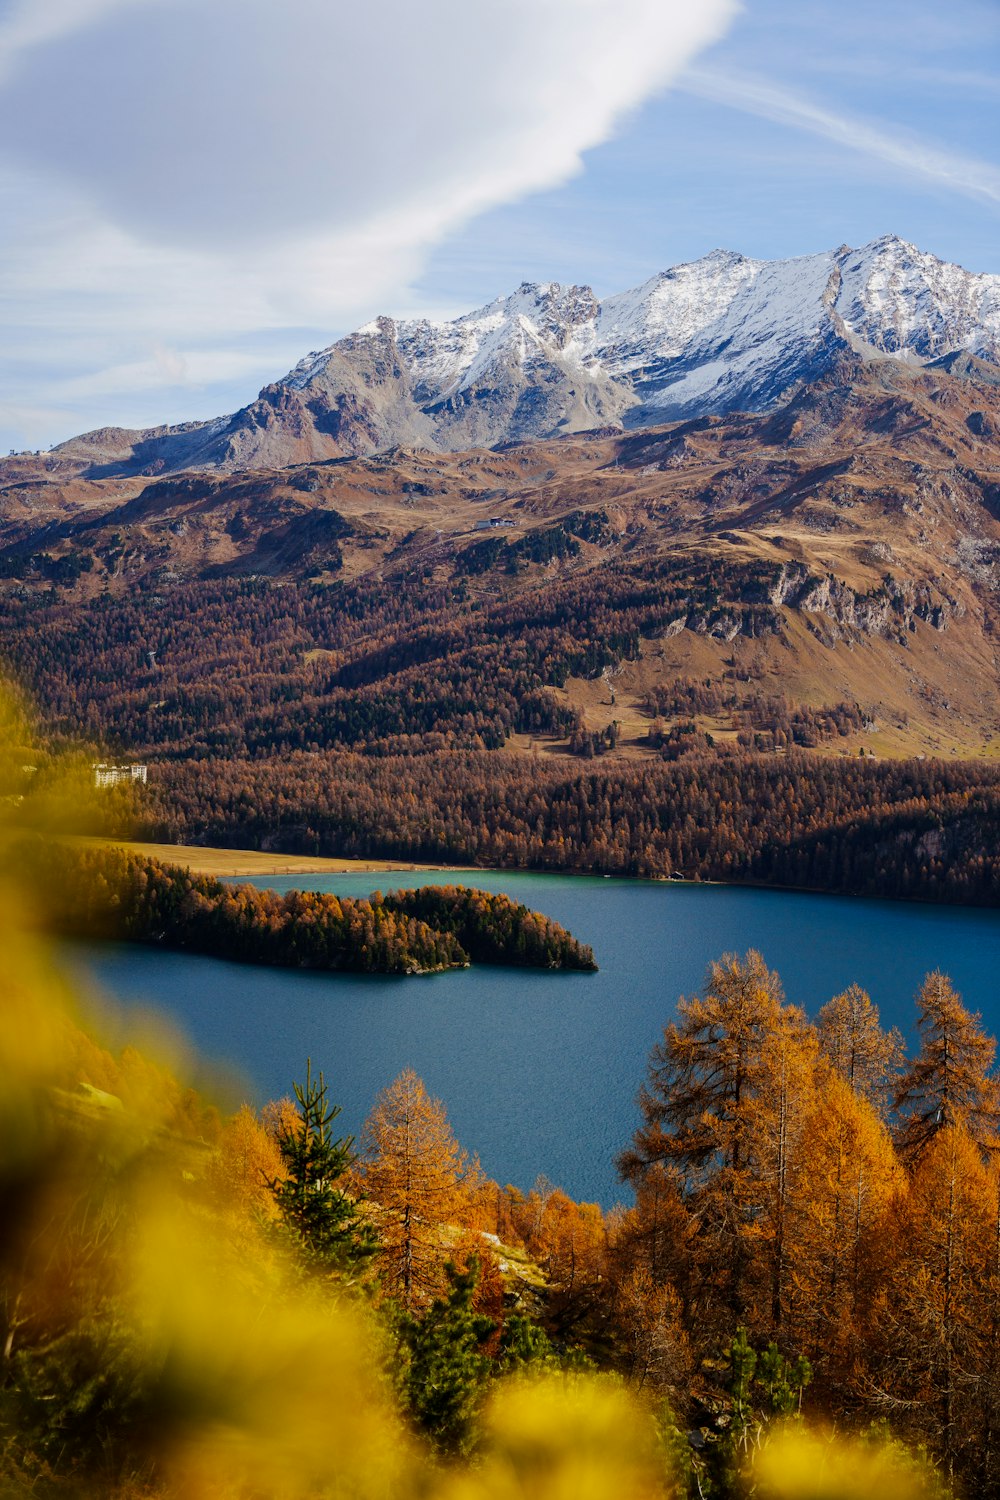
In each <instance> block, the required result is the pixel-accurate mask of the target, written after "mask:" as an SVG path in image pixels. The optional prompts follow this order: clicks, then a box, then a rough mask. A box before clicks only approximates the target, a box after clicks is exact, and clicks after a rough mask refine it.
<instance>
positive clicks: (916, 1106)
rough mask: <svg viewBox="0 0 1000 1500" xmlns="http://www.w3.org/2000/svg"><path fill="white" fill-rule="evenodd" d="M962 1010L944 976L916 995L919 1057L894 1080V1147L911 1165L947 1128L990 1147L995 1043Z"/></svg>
mask: <svg viewBox="0 0 1000 1500" xmlns="http://www.w3.org/2000/svg"><path fill="white" fill-rule="evenodd" d="M979 1022H980V1018H979V1016H978V1015H975V1014H973V1013H972V1012H971V1011H969V1010H966V1008H965V1006H964V1005H963V1004H962V997H961V995H959V994H958V993H957V991H956V990H955V989H954V988H953V987H952V983H951V980H950V979H949V978H948V976H947V974H942V973H941V972H940V970H935V971H934V973H933V974H928V975H927V978H926V979H925V980H924V982H923V984H922V985H921V987H920V990H919V992H918V994H917V1027H918V1030H919V1032H920V1052H919V1054H918V1055H917V1057H916V1058H914V1060H913V1062H912V1063H911V1064H910V1066H909V1068H907V1070H906V1072H905V1073H904V1074H903V1075H902V1077H901V1078H900V1080H899V1084H898V1086H897V1089H896V1096H895V1100H894V1108H895V1111H896V1115H897V1118H898V1121H899V1128H898V1135H897V1139H898V1144H899V1148H900V1151H901V1152H902V1153H903V1155H904V1157H905V1158H906V1159H907V1160H909V1161H910V1162H911V1163H912V1162H913V1161H914V1160H915V1159H916V1158H918V1157H919V1156H920V1155H921V1154H922V1152H923V1151H924V1150H925V1149H926V1148H927V1146H928V1144H929V1143H930V1142H931V1141H932V1140H933V1139H934V1136H935V1135H936V1134H937V1133H938V1132H939V1131H940V1130H943V1129H945V1128H946V1127H947V1126H949V1125H958V1126H961V1127H962V1129H964V1130H966V1131H968V1133H969V1134H970V1135H971V1136H972V1138H973V1139H974V1140H976V1141H978V1142H979V1144H980V1145H982V1146H996V1145H997V1134H998V1129H1000V1084H998V1082H997V1079H996V1078H995V1077H994V1075H993V1073H992V1071H991V1070H992V1067H993V1058H994V1056H995V1054H996V1042H995V1041H994V1040H993V1038H992V1037H990V1036H987V1034H986V1032H985V1031H984V1030H983V1028H982V1026H981V1025H980V1024H979Z"/></svg>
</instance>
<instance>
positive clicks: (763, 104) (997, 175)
mask: <svg viewBox="0 0 1000 1500" xmlns="http://www.w3.org/2000/svg"><path fill="white" fill-rule="evenodd" d="M678 87H679V88H681V89H683V90H684V91H685V92H686V93H689V94H694V95H696V96H697V97H698V98H700V99H707V100H710V101H711V102H712V103H713V104H724V105H729V106H730V107H731V108H733V109H739V110H743V111H745V112H746V113H747V114H752V115H757V116H758V117H759V118H761V119H765V120H771V121H773V122H774V123H775V124H778V125H788V126H791V127H792V128H793V129H797V130H805V131H808V132H809V133H810V134H811V135H816V136H820V137H822V138H823V139H824V140H828V141H833V142H834V143H835V144H837V145H839V146H845V147H847V148H848V149H849V150H851V151H857V152H859V153H860V154H861V155H863V156H867V157H870V158H872V159H874V160H876V161H881V162H884V163H885V164H886V165H887V166H891V167H894V168H896V169H898V170H899V171H903V172H906V173H909V174H910V175H912V176H916V177H922V178H924V179H925V180H926V181H930V182H934V183H936V184H937V185H938V186H939V187H943V188H946V189H948V190H950V191H951V192H953V193H960V194H962V195H963V196H964V197H967V198H974V199H976V200H977V201H978V202H986V203H992V204H1000V166H997V165H996V164H995V163H993V162H989V161H982V160H979V159H977V158H975V157H970V156H965V155H962V154H961V153H959V152H955V151H949V150H947V149H946V148H944V147H941V146H938V145H935V144H934V143H933V142H930V141H926V140H923V139H921V138H920V137H919V136H917V135H914V134H913V133H912V132H910V131H904V130H901V129H899V128H897V127H893V126H890V125H885V124H882V123H881V122H875V121H871V120H865V119H861V118H858V117H857V116H853V115H848V114H843V113H836V112H834V111H833V110H831V109H827V108H824V107H823V106H822V105H819V104H815V103H813V101H812V100H811V99H805V98H803V97H801V96H800V95H798V94H796V93H794V92H792V91H791V90H790V89H786V88H783V87H782V86H781V85H780V84H776V83H772V82H771V81H770V80H768V79H764V78H759V77H750V76H748V75H746V74H739V73H731V72H723V71H720V70H715V69H708V68H690V69H688V71H687V72H686V73H685V74H684V76H683V78H682V79H681V80H680V82H679V84H678Z"/></svg>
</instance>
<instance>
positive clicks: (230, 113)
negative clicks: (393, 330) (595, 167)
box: [0, 0, 739, 439]
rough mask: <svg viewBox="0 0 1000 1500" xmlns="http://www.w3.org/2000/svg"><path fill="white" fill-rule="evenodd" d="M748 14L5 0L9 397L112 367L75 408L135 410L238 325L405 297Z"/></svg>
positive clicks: (113, 412) (443, 4)
mask: <svg viewBox="0 0 1000 1500" xmlns="http://www.w3.org/2000/svg"><path fill="white" fill-rule="evenodd" d="M738 9H739V4H738V0H699V4H698V6H697V7H692V6H691V5H690V3H689V0H493V3H492V4H491V5H488V6H476V5H469V4H468V0H422V3H421V4H420V5H419V6H415V5H413V4H412V0H368V3H367V4H366V5H362V6H354V5H345V4H337V3H331V0H283V4H282V6H281V8H280V10H281V14H280V24H276V22H275V15H276V12H275V8H274V4H273V0H0V199H2V201H3V203H4V214H3V216H2V219H3V222H2V223H0V345H2V347H4V348H5V349H7V350H8V351H9V350H10V349H11V348H12V347H14V346H17V345H19V344H21V345H23V344H25V343H27V344H29V345H30V346H31V347H32V348H33V349H34V351H35V361H34V370H33V371H32V370H31V369H30V368H29V367H28V366H26V365H24V364H22V365H21V367H20V368H19V370H18V371H17V375H16V379H13V378H12V377H11V376H9V375H6V374H5V373H4V372H2V371H0V405H2V404H3V403H4V398H5V396H8V395H9V396H11V397H13V398H14V400H13V401H12V402H11V404H12V405H13V404H16V405H19V406H21V407H31V408H36V407H42V406H44V402H43V401H42V400H37V401H36V399H35V397H36V396H39V397H40V396H41V393H42V390H43V388H44V389H52V390H55V389H57V380H59V381H62V382H63V383H65V381H66V380H67V378H70V379H72V380H74V381H75V382H78V383H76V384H75V385H74V386H73V388H72V391H70V392H68V393H67V391H66V387H65V384H63V386H62V393H63V394H81V393H82V392H83V391H84V389H89V390H91V391H92V392H95V393H96V392H98V391H100V390H108V391H109V392H110V391H111V390H112V388H113V387H115V386H116V384H117V395H116V399H115V400H114V401H111V400H109V401H107V402H106V403H105V404H104V405H103V407H102V408H101V409H97V407H96V401H95V402H94V403H93V404H91V406H90V407H89V409H87V410H86V411H85V410H84V405H83V402H82V400H81V405H80V418H79V420H80V421H82V422H84V423H85V422H87V421H90V422H91V424H94V423H102V424H103V423H104V422H107V421H127V422H129V423H130V424H132V423H136V422H137V421H138V420H141V411H140V400H139V397H140V396H141V392H142V390H143V389H144V388H146V387H148V386H151V385H154V384H155V382H156V380H157V379H158V378H159V377H160V375H162V379H163V383H164V389H165V390H166V389H167V388H168V386H169V385H170V384H171V382H173V383H175V384H176V383H177V382H178V381H181V380H185V379H186V380H187V381H189V382H191V383H196V382H198V381H199V379H200V380H209V379H211V375H210V373H209V372H210V371H211V370H212V369H213V368H221V367H222V364H223V363H224V360H223V358H222V356H223V355H224V353H225V350H226V349H227V348H231V347H232V346H233V344H234V342H235V341H236V340H237V339H239V338H244V339H246V338H249V337H252V336H253V335H255V334H259V333H261V332H262V331H267V332H268V333H269V334H275V333H276V332H278V331H280V330H281V329H282V328H285V329H292V328H295V329H298V330H301V329H302V327H303V326H309V327H311V328H314V329H317V330H320V331H323V332H326V333H328V334H329V335H331V336H332V334H333V333H334V332H335V331H336V329H337V328H338V327H341V328H343V327H344V326H348V327H349V326H352V325H354V324H355V323H356V322H358V321H362V320H363V319H364V318H366V317H369V316H371V314H372V312H373V311H380V310H384V309H386V308H388V309H389V310H393V309H395V308H398V306H399V304H400V302H401V300H405V299H406V296H407V292H406V288H407V286H408V285H409V284H410V283H412V281H413V280H414V279H415V277H416V276H417V275H419V272H420V270H421V268H422V265H423V264H424V262H425V259H426V257H427V255H428V254H429V253H430V251H431V250H433V248H434V247H435V246H437V245H439V244H440V243H441V242H442V241H443V240H444V239H445V237H446V236H447V235H449V234H450V233H453V232H454V231H455V229H456V228H457V227H458V226H460V225H462V224H465V223H467V222H468V221H469V220H470V219H472V218H473V217H474V216H476V215H477V214H480V213H482V212H483V211H484V210H486V209H489V208H491V207H494V206H498V205H502V204H507V203H511V202H514V201H516V200H518V199H521V198H523V197H525V196H526V195H528V194H530V193H533V192H536V191H538V190H540V189H543V188H547V187H552V186H554V185H557V184H560V183H563V182H566V181H567V180H569V179H570V178H572V177H573V176H574V175H576V174H578V173H580V172H581V171H582V169H583V153H585V152H586V151H587V150H589V149H591V148H592V147H594V146H596V145H599V144H600V143H601V142H603V141H605V140H607V139H608V137H609V136H610V135H612V134H613V133H614V132H615V131H616V130H617V129H618V127H619V126H620V124H621V123H622V121H623V120H624V119H625V118H626V116H627V115H628V113H629V112H630V111H632V110H634V109H635V108H636V107H637V106H638V105H640V104H641V103H642V102H643V101H644V100H646V99H648V98H649V97H650V96H651V95H652V94H655V93H656V92H658V91H659V90H661V89H662V88H664V87H665V86H667V85H668V84H670V83H671V82H672V81H673V80H674V79H675V78H676V76H677V75H678V73H679V72H680V71H681V69H682V68H684V67H685V66H686V65H687V64H688V63H689V62H690V61H691V59H692V58H693V57H694V56H695V55H696V54H697V53H698V52H699V51H701V50H702V49H703V48H704V47H706V46H708V45H709V44H711V43H712V42H715V41H717V40H718V39H719V38H720V37H722V36H723V35H724V34H725V32H726V30H727V28H728V26H729V25H730V23H731V21H732V20H733V18H734V17H735V15H736V14H737V11H738ZM157 347H159V348H162V349H168V350H172V351H175V352H176V357H175V356H174V355H171V357H170V358H169V359H167V360H166V361H164V360H163V359H160V360H159V361H157V360H156V359H155V358H152V359H151V357H150V352H149V351H150V350H152V349H155V348H157ZM98 350H99V351H100V352H95V351H98ZM298 353H301V349H299V350H297V352H296V357H297V355H298ZM213 361H214V365H213ZM46 364H48V365H49V370H48V373H47V374H46V372H45V369H44V366H45V365H46ZM8 369H9V358H8ZM268 373H269V374H270V373H273V371H271V370H269V371H268ZM5 386H6V389H5ZM28 386H30V390H29V389H27V387H28ZM137 393H138V394H137ZM193 414H194V413H190V412H185V413H184V415H193ZM206 414H207V413H206ZM158 415H159V416H160V417H161V418H162V417H164V416H166V415H168V413H158ZM54 421H55V418H53V422H54ZM51 435H52V434H51V428H50V429H49V430H48V431H46V432H45V434H44V436H45V437H46V439H48V438H50V436H51Z"/></svg>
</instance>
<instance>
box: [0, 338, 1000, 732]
mask: <svg viewBox="0 0 1000 1500" xmlns="http://www.w3.org/2000/svg"><path fill="white" fill-rule="evenodd" d="M962 370H963V373H962V374H961V376H958V375H954V374H950V373H949V372H948V370H947V369H945V368H942V367H941V362H940V361H936V362H932V364H931V365H929V366H927V367H925V368H919V367H912V366H909V365H907V364H905V363H900V362H898V361H895V360H880V361H871V360H866V359H864V358H862V357H861V356H859V355H857V354H855V353H849V354H842V355H841V356H840V357H839V359H838V360H837V361H836V362H835V364H834V365H833V366H832V367H831V369H830V370H829V372H828V373H827V374H826V375H824V376H823V377H822V378H821V379H818V380H815V381H813V382H811V383H809V384H806V385H804V386H802V387H801V388H800V389H799V390H797V391H796V392H795V394H794V395H793V396H791V397H790V398H788V399H786V400H784V401H782V402H781V403H780V404H779V405H777V406H776V407H774V408H773V409H772V410H771V411H769V412H767V413H764V414H760V415H746V414H742V415H728V416H711V417H700V418H694V419H690V420H687V421H682V422H675V423H670V424H665V425H661V426H658V427H654V428H646V429H642V430H637V431H620V430H609V429H605V430H603V431H598V432H591V433H585V434H580V435H567V436H565V437H562V438H557V439H549V440H545V441H541V440H531V441H525V442H522V443H516V444H509V445H506V446H504V447H503V448H501V449H499V450H489V449H486V448H476V449H471V450H469V451H466V452H461V453H440V452H438V453H435V452H431V451H427V450H425V449H418V448H412V447H411V448H405V449H395V450H393V451H392V452H388V453H382V454H375V455H369V456H363V457H355V458H339V459H332V460H327V461H323V462H318V461H313V462H308V463H303V464H296V465H290V466H284V467H280V468H279V467H268V466H260V467H258V468H256V469H253V470H247V471H243V472H239V473H235V474H234V473H227V472H225V471H220V472H214V473H207V472H200V473H199V472H187V473H182V474H177V475H165V476H161V477H157V478H152V479H151V478H149V477H131V478H130V477H122V476H111V477H104V478H99V479H96V480H88V479H86V478H82V477H80V476H79V475H78V474H77V475H74V474H73V473H72V472H70V470H69V467H68V466H67V469H66V475H65V476H64V477H60V475H59V474H58V473H52V474H49V475H48V476H47V478H46V480H45V482H41V481H40V480H38V479H37V478H36V479H32V480H27V479H24V480H21V481H17V482H15V483H14V484H8V485H7V486H6V487H5V488H3V489H2V491H0V592H2V593H3V594H5V595H6V596H7V599H8V601H9V604H10V606H11V608H12V609H13V607H14V606H17V608H20V607H21V604H22V603H24V604H27V605H29V606H31V605H32V601H35V603H36V604H37V606H39V607H40V608H39V610H38V612H37V613H35V614H31V613H29V614H28V615H26V616H25V620H24V622H23V623H22V624H20V625H18V626H17V628H16V630H15V631H14V637H21V638H22V639H26V632H27V631H28V630H29V629H34V628H35V627H34V625H33V624H32V621H33V620H35V619H37V620H38V621H39V622H40V623H39V626H38V628H44V627H43V624H42V623H41V622H42V621H43V617H44V616H45V611H46V610H48V609H52V608H55V609H56V610H57V611H64V612H65V611H66V610H73V609H74V608H76V607H77V606H78V605H84V604H85V603H86V602H87V601H92V602H93V603H94V604H98V603H99V602H100V600H101V598H102V597H103V596H105V595H110V596H111V597H112V598H114V597H115V596H119V597H122V598H127V597H130V596H135V597H141V598H146V599H150V600H155V599H157V598H160V597H161V596H166V595H168V594H170V593H172V592H173V591H176V590H185V589H186V590H194V589H197V588H199V587H202V586H203V585H207V584H211V585H213V586H214V585H215V584H216V583H217V582H218V581H219V580H226V579H246V578H257V579H261V580H273V581H274V582H275V583H278V584H282V583H285V584H294V585H295V586H296V587H298V588H301V587H302V586H305V587H306V588H307V589H308V588H310V587H316V586H319V587H320V588H322V587H323V586H324V585H330V584H341V583H343V584H346V585H348V587H353V588H356V589H358V590H362V591H363V592H364V597H365V598H366V599H367V600H369V601H373V600H377V599H379V598H385V599H390V598H397V597H405V596H406V594H407V592H408V591H409V590H410V589H411V588H412V589H413V591H414V598H415V599H416V598H417V597H418V596H420V597H423V595H425V594H426V591H427V590H428V589H430V590H431V591H432V592H434V591H437V592H436V594H435V597H437V596H440V598H441V599H442V600H444V601H450V602H445V603H442V604H439V605H435V609H436V610H438V611H443V613H442V614H441V617H440V620H439V618H438V615H435V616H434V618H433V619H431V618H430V617H428V619H427V620H426V621H423V623H422V624H421V625H420V626H419V628H420V629H425V628H426V629H428V630H431V631H432V632H433V631H436V630H438V629H439V628H440V627H441V621H442V620H444V619H452V618H453V612H454V611H455V610H458V611H459V613H461V612H462V611H468V610H470V609H471V610H472V611H473V614H472V615H470V622H471V621H472V620H473V617H474V616H475V618H478V616H477V615H476V614H475V611H476V610H477V609H479V607H480V605H481V606H482V607H483V608H487V609H489V608H492V607H493V606H492V604H491V601H497V607H498V608H499V607H501V605H502V604H503V601H512V607H514V606H516V608H517V609H518V610H520V609H522V608H524V609H528V610H529V612H532V618H534V614H535V613H538V612H539V611H540V612H541V615H540V617H541V616H545V615H546V611H548V612H549V613H551V614H552V618H553V619H558V618H559V617H560V615H561V612H562V611H563V609H564V605H565V600H567V599H569V598H570V597H571V595H573V594H574V591H578V590H579V589H581V588H582V589H585V590H587V589H592V588H594V587H596V588H597V589H598V590H600V589H601V588H602V587H604V585H602V584H601V581H600V580H601V579H605V578H606V579H607V580H608V584H607V587H608V588H609V589H611V588H612V586H613V587H614V588H615V589H618V590H619V591H620V589H621V587H622V586H623V580H625V581H626V583H627V581H628V580H630V579H634V580H635V581H636V586H637V587H640V592H642V594H643V597H646V596H647V595H648V596H649V597H650V598H659V597H660V595H661V593H662V597H663V600H664V601H667V600H668V599H669V601H671V602H670V603H669V608H668V607H667V606H666V604H664V605H663V606H661V605H657V606H656V610H658V611H659V614H658V616H657V618H660V621H661V623H660V625H658V626H657V629H656V631H655V632H653V631H652V630H650V632H649V633H648V638H643V639H642V640H640V641H639V643H638V649H637V650H636V651H635V652H632V653H631V654H629V655H628V656H627V657H622V658H621V659H620V660H619V661H618V662H617V665H615V666H614V668H613V670H612V671H610V674H605V676H595V677H593V678H587V677H586V676H584V675H580V676H578V677H572V676H571V677H570V678H569V679H568V680H567V681H566V682H565V683H563V684H562V685H561V686H559V687H553V689H552V691H554V692H556V693H557V696H559V697H560V699H561V701H563V702H565V704H566V706H567V708H568V710H571V711H572V712H574V713H576V714H578V715H580V716H581V719H582V722H583V724H584V726H585V728H586V729H587V731H588V732H594V733H603V732H604V731H605V730H606V729H607V728H608V726H609V725H610V724H611V722H612V721H613V720H614V721H617V722H618V723H619V725H620V726H622V727H621V734H620V739H619V745H620V753H640V752H641V748H642V746H643V745H645V743H646V737H647V736H648V731H649V724H650V710H649V705H650V704H651V703H653V702H655V701H657V694H658V693H660V692H661V690H665V689H667V688H669V687H670V685H671V684H673V683H674V682H675V681H676V680H677V678H678V677H680V678H686V679H689V680H691V681H695V682H698V683H702V684H706V685H708V684H715V685H716V688H717V689H718V691H717V692H716V691H715V689H712V690H710V691H709V692H708V697H707V699H706V703H707V704H708V707H707V708H706V709H705V713H707V714H708V715H709V719H707V720H706V722H705V724H704V726H703V727H704V728H705V729H706V731H709V732H711V733H712V734H713V735H714V736H715V737H716V738H717V739H718V738H719V736H720V735H721V736H722V737H724V736H725V734H727V733H729V732H730V730H729V728H727V724H728V721H725V722H723V720H711V712H710V709H711V702H712V701H714V699H713V697H712V694H713V692H715V696H716V698H718V696H719V693H720V692H723V689H724V685H725V684H726V683H727V682H730V683H731V682H734V681H739V682H749V681H751V680H752V682H753V684H754V692H756V693H759V694H761V695H763V696H764V697H775V698H777V697H781V698H783V699H784V698H787V699H788V701H789V702H791V703H793V704H804V705H807V706H808V705H812V706H814V707H819V706H822V705H830V704H836V703H840V702H850V703H853V704H857V705H859V706H860V711H861V715H862V717H863V719H864V723H865V726H866V727H865V728H864V730H862V731H859V732H858V733H859V734H860V738H858V737H857V735H855V739H853V740H851V741H850V745H851V746H853V749H854V753H856V752H857V749H858V748H859V745H860V747H862V748H865V749H876V750H877V751H878V752H879V753H883V754H901V753H915V752H920V751H924V752H927V753H936V754H955V755H968V754H981V753H986V754H989V755H993V754H997V753H1000V734H998V726H1000V666H998V660H997V655H996V649H995V641H996V638H997V634H998V632H1000V608H998V605H1000V384H998V383H997V379H996V370H995V367H994V366H992V365H991V364H988V363H986V362H983V361H981V360H979V358H978V356H970V357H968V358H963V364H962ZM709 574H711V577H712V578H713V579H714V580H715V582H708V583H707V582H706V579H708V577H709ZM629 586H630V585H629ZM567 591H569V592H567ZM360 597H361V596H360V595H359V598H360ZM519 601H520V602H519ZM560 601H563V603H560ZM371 607H373V606H372V605H371V603H370V602H369V604H366V605H365V608H366V609H368V608H371ZM422 607H423V606H421V608H422ZM503 607H506V606H505V605H504V606H503ZM414 608H417V606H416V605H415V606H414ZM664 609H666V613H664V612H663V611H664ZM553 611H554V613H553ZM654 612H655V611H654ZM546 617H547V616H546ZM421 619H422V617H421ZM415 628H416V627H415ZM478 628H479V627H478V626H475V625H473V624H472V623H470V625H469V629H470V630H474V629H478ZM609 628H610V627H609ZM158 639H159V638H158V637H157V636H156V635H155V632H154V633H153V634H151V636H150V640H149V643H148V644H149V646H150V648H151V649H153V650H154V655H155V653H156V651H159V650H160V649H161V648H160V647H159V646H158V645H157V641H158ZM314 645H315V647H316V649H317V650H318V651H319V655H318V657H317V660H318V661H322V660H325V659H326V658H325V656H324V654H323V651H322V650H319V648H320V647H322V646H323V645H324V643H323V642H322V641H320V640H317V641H316V642H315V643H314ZM11 649H12V650H14V652H15V655H16V651H17V646H16V645H15V646H14V647H13V648H11ZM312 649H313V646H312V645H310V644H309V642H308V641H304V642H303V646H302V650H303V651H304V652H305V653H306V654H305V656H304V658H303V660H304V662H305V663H306V666H308V664H309V662H310V661H311V660H312V658H311V657H310V656H309V652H310V651H312ZM421 649H423V648H421ZM399 650H400V652H401V653H402V654H403V657H405V654H406V651H408V650H409V647H405V648H404V646H403V645H400V647H399ZM8 654H9V653H8ZM159 659H160V658H159V657H156V663H158V662H159ZM156 663H153V666H154V667H155V665H156ZM740 691H741V692H742V691H743V689H742V688H741V689H740ZM725 692H726V693H728V692H729V689H728V688H726V689H725ZM668 696H669V695H668ZM720 701H721V699H720ZM678 712H679V710H678ZM682 717H683V715H682ZM723 718H724V716H723ZM710 720H711V722H710ZM852 733H855V731H852ZM629 747H632V748H631V749H630V748H629Z"/></svg>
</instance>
